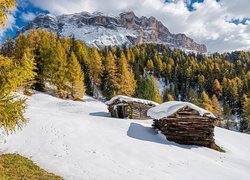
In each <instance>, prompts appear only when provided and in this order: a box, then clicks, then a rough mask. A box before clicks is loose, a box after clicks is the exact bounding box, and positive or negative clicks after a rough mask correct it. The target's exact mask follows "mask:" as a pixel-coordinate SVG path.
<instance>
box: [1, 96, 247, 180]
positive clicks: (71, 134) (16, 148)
mask: <svg viewBox="0 0 250 180" xmlns="http://www.w3.org/2000/svg"><path fill="white" fill-rule="evenodd" d="M25 115H26V117H27V118H28V119H29V122H28V124H27V126H26V127H24V128H23V130H22V131H17V132H16V134H12V135H10V136H8V137H7V136H4V135H2V137H0V152H4V153H19V154H21V155H24V156H26V157H29V158H30V159H32V160H33V161H34V162H36V163H37V164H38V165H39V166H40V167H42V168H43V169H46V170H48V171H50V172H54V173H56V174H58V175H60V176H62V177H63V178H65V179H78V180H84V179H88V180H91V179H97V180H99V179H109V180H113V179H114V180H115V179H132V180H133V179H134V180H145V179H159V180H160V179H203V180H206V179H209V180H210V179H227V180H231V179H232V180H234V179H241V180H248V179H250V172H249V167H250V153H249V149H250V141H249V139H250V136H249V135H246V134H240V133H237V132H231V131H227V130H224V129H220V128H216V131H215V139H216V143H217V144H218V145H220V146H221V147H223V148H224V149H225V150H226V151H227V152H226V153H219V152H217V151H214V150H211V149H207V148H202V147H196V146H182V145H178V144H176V143H173V142H169V141H167V140H166V139H165V137H163V136H162V135H160V134H156V132H155V131H154V130H152V128H151V123H152V121H133V120H132V121H131V120H123V119H115V118H110V117H108V112H107V107H106V105H105V104H103V103H102V102H98V101H96V100H94V99H92V98H90V97H86V98H85V101H84V102H73V101H65V100H60V99H57V98H54V97H51V96H49V95H45V94H43V93H36V94H35V95H34V96H32V97H30V98H29V100H28V109H27V112H26V114H25Z"/></svg>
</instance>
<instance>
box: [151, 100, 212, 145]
mask: <svg viewBox="0 0 250 180" xmlns="http://www.w3.org/2000/svg"><path fill="white" fill-rule="evenodd" d="M147 115H148V116H150V117H151V118H153V119H154V122H153V127H154V128H156V129H158V130H160V131H161V133H162V134H164V135H165V136H166V138H167V139H168V140H169V141H174V142H176V143H179V144H185V145H199V146H205V147H209V148H213V147H214V145H215V142H214V122H215V120H216V117H215V116H214V115H213V114H212V113H211V112H209V111H207V110H205V109H202V108H200V107H198V106H196V105H194V104H192V103H188V102H180V101H169V102H166V103H164V104H161V105H159V106H157V107H154V108H151V109H150V110H149V111H148V113H147Z"/></svg>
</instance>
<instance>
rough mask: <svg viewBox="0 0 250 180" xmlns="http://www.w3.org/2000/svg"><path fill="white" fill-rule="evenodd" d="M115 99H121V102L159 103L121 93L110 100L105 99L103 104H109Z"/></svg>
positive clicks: (155, 104)
mask: <svg viewBox="0 0 250 180" xmlns="http://www.w3.org/2000/svg"><path fill="white" fill-rule="evenodd" d="M117 100H119V101H123V102H137V103H142V104H147V105H154V106H157V105H159V104H158V103H156V102H153V101H149V100H145V99H138V98H132V97H128V96H123V95H119V96H115V97H113V98H112V99H111V100H109V101H107V102H106V103H105V104H106V105H111V104H113V103H114V102H115V101H117Z"/></svg>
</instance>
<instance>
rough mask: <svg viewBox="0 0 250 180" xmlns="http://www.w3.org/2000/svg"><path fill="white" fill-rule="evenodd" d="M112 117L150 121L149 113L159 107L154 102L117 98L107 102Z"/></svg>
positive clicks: (124, 97)
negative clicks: (151, 109)
mask: <svg viewBox="0 0 250 180" xmlns="http://www.w3.org/2000/svg"><path fill="white" fill-rule="evenodd" d="M106 105H108V109H109V112H110V113H111V116H112V117H116V118H129V119H149V117H148V116H147V111H148V110H149V109H150V108H152V107H155V106H157V105H158V103H156V102H153V101H148V100H144V99H138V98H132V97H128V96H122V95H119V96H115V97H113V98H112V99H111V100H110V101H107V102H106Z"/></svg>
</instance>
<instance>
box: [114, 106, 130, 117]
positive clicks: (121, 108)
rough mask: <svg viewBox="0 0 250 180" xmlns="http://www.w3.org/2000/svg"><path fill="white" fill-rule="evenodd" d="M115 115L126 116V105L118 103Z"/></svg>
mask: <svg viewBox="0 0 250 180" xmlns="http://www.w3.org/2000/svg"><path fill="white" fill-rule="evenodd" d="M116 110H117V115H118V118H127V117H128V113H127V111H128V106H126V105H118V106H117V108H116Z"/></svg>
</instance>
